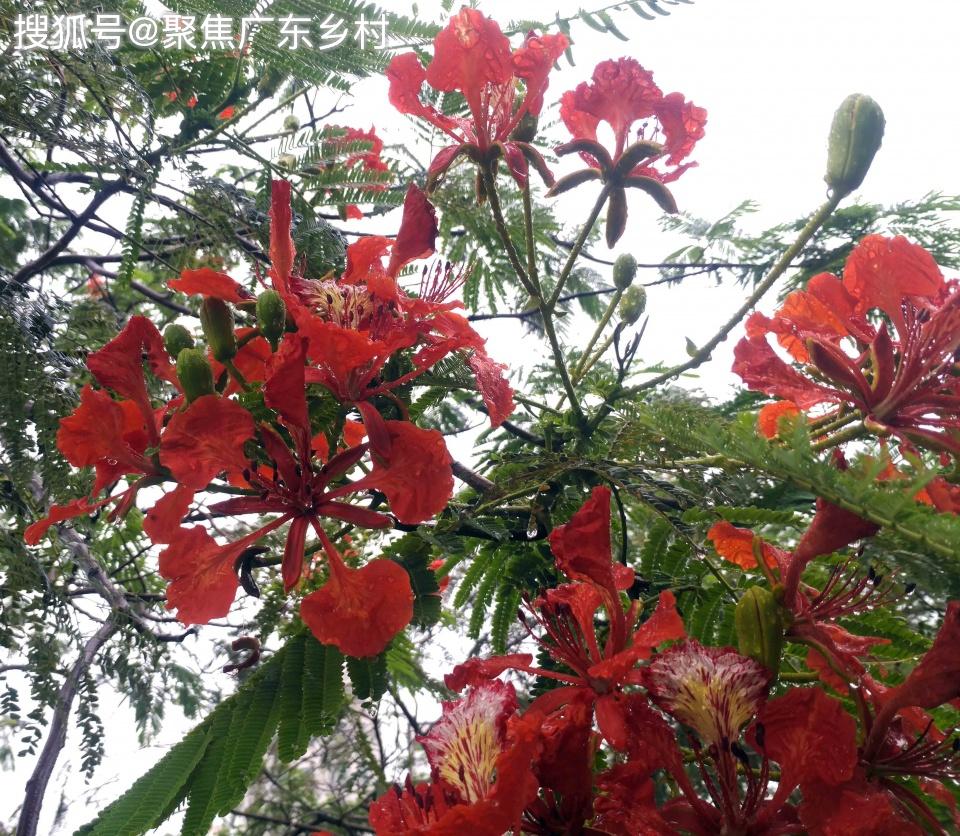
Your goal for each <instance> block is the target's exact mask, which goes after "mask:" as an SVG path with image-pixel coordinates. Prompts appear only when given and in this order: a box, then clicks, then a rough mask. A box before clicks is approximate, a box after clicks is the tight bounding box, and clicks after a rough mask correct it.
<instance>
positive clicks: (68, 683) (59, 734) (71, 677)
mask: <svg viewBox="0 0 960 836" xmlns="http://www.w3.org/2000/svg"><path fill="white" fill-rule="evenodd" d="M118 629H119V625H118V624H117V623H116V622H115V621H114V620H113V619H108V620H107V621H106V622H104V623H103V624H102V625H101V626H100V628H99V629H98V630H97V632H96V633H94V634H93V635H92V636H91V637H90V638H89V639H87V642H86V644H85V645H84V646H83V651H82V652H81V653H80V657H79V658H78V659H77V661H76V662H74V665H73V667H72V668H71V670H70V673H69V674H67V678H66V680H64V683H63V685H61V686H60V691H59V693H58V694H57V702H56V706H55V707H54V710H53V717H52V718H51V720H50V728H49V730H48V732H47V740H46V743H44V744H43V750H42V751H41V752H40V757H39V758H38V760H37V763H36V766H35V767H34V768H33V774H32V775H31V776H30V779H29V780H28V781H27V791H26V794H25V795H24V798H23V806H22V807H21V809H20V820H19V822H18V823H17V836H36V833H37V824H38V822H39V821H40V810H41V808H42V807H43V797H44V795H45V794H46V791H47V785H48V784H49V783H50V776H51V775H52V774H53V768H54V766H56V764H57V760H58V759H59V757H60V752H61V751H63V747H64V745H65V744H66V742H67V720H69V718H70V711H71V709H72V708H73V701H74V699H75V698H76V696H77V691H78V690H79V688H80V682H81V680H82V679H83V677H84V675H85V674H86V672H87V671H88V670H89V668H90V665H92V664H93V660H94V658H96V655H97V653H98V652H99V651H100V648H101V647H103V645H104V644H106V643H107V640H108V639H109V638H110V637H111V636H112V635H113V634H114V633H115V632H116V631H117V630H118Z"/></svg>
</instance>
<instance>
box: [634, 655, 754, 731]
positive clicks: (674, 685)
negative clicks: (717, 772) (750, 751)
mask: <svg viewBox="0 0 960 836" xmlns="http://www.w3.org/2000/svg"><path fill="white" fill-rule="evenodd" d="M644 681H645V682H646V685H647V690H648V692H649V693H650V696H651V698H652V699H653V701H654V702H655V703H656V704H657V705H659V706H660V707H661V708H662V709H663V710H664V711H666V712H667V713H668V714H670V715H671V716H673V717H675V718H676V719H677V720H679V721H680V722H681V723H683V724H684V725H686V726H689V727H690V728H692V729H693V730H694V731H696V732H697V734H698V735H700V738H701V739H702V740H703V741H705V742H706V743H707V745H709V746H719V747H727V746H729V744H730V743H731V742H732V741H735V740H736V739H737V738H738V737H739V736H740V730H741V729H742V728H743V727H744V726H745V725H746V724H747V723H748V722H749V721H750V719H751V718H752V717H753V715H754V714H756V712H757V709H758V708H759V707H760V704H761V703H762V702H763V700H764V699H765V698H766V696H767V688H768V687H769V682H770V674H769V673H768V672H767V671H766V670H765V669H764V667H763V665H761V664H759V663H758V662H755V661H754V660H753V659H749V658H747V657H746V656H741V655H740V654H739V653H737V652H736V651H735V650H733V649H732V648H729V647H704V646H703V645H702V644H700V642H698V641H696V640H694V639H690V640H688V641H685V642H683V643H682V644H679V645H676V646H675V647H671V648H669V649H668V650H666V651H664V652H663V653H660V654H658V655H657V657H656V658H655V659H654V660H653V661H652V662H650V664H649V665H648V666H647V669H646V676H645V679H644Z"/></svg>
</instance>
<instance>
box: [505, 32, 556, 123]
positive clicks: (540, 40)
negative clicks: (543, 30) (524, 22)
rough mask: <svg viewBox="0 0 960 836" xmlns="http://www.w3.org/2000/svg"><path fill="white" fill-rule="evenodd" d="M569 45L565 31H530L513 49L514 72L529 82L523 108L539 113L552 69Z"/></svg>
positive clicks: (534, 113)
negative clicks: (546, 33)
mask: <svg viewBox="0 0 960 836" xmlns="http://www.w3.org/2000/svg"><path fill="white" fill-rule="evenodd" d="M569 45H570V41H569V40H568V39H567V37H566V35H536V34H534V33H533V32H528V33H527V37H526V39H525V40H524V42H523V46H522V47H520V48H519V49H518V50H517V51H516V52H514V53H513V58H512V62H513V72H514V75H516V77H517V78H522V79H523V80H524V82H525V83H526V92H525V94H524V97H523V109H524V111H526V112H527V113H531V114H533V115H534V116H538V115H539V114H540V111H541V110H542V109H543V94H544V93H545V92H546V90H547V84H548V78H549V75H550V70H551V69H553V65H554V63H555V62H556V60H557V59H558V58H559V57H560V56H561V55H563V52H564V50H565V49H566V48H567V47H568V46H569Z"/></svg>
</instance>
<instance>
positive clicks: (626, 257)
mask: <svg viewBox="0 0 960 836" xmlns="http://www.w3.org/2000/svg"><path fill="white" fill-rule="evenodd" d="M636 277H637V260H636V259H635V258H634V257H633V256H632V255H630V253H624V254H623V255H621V256H619V257H618V258H617V260H616V261H615V262H613V284H614V287H616V288H617V290H626V289H627V288H628V287H630V285H632V284H633V280H634V279H635V278H636Z"/></svg>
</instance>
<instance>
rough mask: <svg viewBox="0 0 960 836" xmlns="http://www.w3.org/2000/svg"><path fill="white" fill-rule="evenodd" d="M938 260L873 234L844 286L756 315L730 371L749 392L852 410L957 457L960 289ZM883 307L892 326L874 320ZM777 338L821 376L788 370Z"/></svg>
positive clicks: (824, 277) (818, 285) (828, 283)
mask: <svg viewBox="0 0 960 836" xmlns="http://www.w3.org/2000/svg"><path fill="white" fill-rule="evenodd" d="M957 288H958V284H957V283H956V282H949V283H948V282H945V281H944V279H943V276H942V275H941V274H940V271H939V269H938V268H937V265H936V264H935V263H934V261H933V258H932V256H931V255H930V254H929V253H928V252H926V250H924V249H923V248H922V247H919V246H917V245H915V244H911V243H910V242H909V241H907V240H906V239H905V238H903V237H897V238H884V237H882V236H879V235H868V236H867V237H866V238H864V239H863V240H862V241H861V242H860V243H859V244H858V245H857V247H856V248H854V250H853V252H852V253H851V254H850V257H849V258H848V259H847V264H846V267H845V269H844V274H843V280H842V281H841V280H840V279H838V278H837V277H836V276H832V275H830V274H826V273H824V274H821V275H819V276H815V277H814V278H813V279H811V280H810V282H809V284H808V285H807V289H806V290H800V291H795V292H794V293H791V294H790V295H789V296H788V297H787V299H786V300H785V301H784V304H783V305H782V306H781V308H780V309H779V310H778V311H777V313H776V315H775V316H774V317H772V318H768V317H766V316H764V315H762V314H760V313H755V314H753V315H752V316H751V317H750V319H749V320H748V321H747V336H746V337H744V339H742V340H741V341H740V343H739V344H738V345H737V347H736V349H735V352H734V353H735V357H736V362H735V363H734V366H733V369H734V371H735V372H736V373H737V374H739V375H740V376H741V377H742V378H743V380H744V382H745V383H746V384H747V385H748V386H749V387H750V388H751V389H756V390H759V391H763V392H767V393H768V394H772V395H777V396H778V397H782V398H788V399H789V400H791V401H793V402H795V404H796V405H797V406H798V407H800V408H801V409H809V408H810V407H813V406H816V405H818V404H841V405H849V406H852V407H853V408H855V409H857V410H859V412H860V414H861V415H862V417H863V419H864V421H865V425H866V426H867V427H868V428H870V429H872V430H875V431H877V432H879V433H881V434H886V433H892V434H894V435H897V436H899V437H900V438H901V439H904V440H908V441H911V442H913V443H915V444H919V445H923V446H929V447H931V448H933V449H935V450H945V451H948V452H958V451H960V441H958V440H957V438H956V434H955V427H956V424H957V420H958V413H960V392H958V384H957V378H955V377H954V376H953V375H952V370H953V366H954V353H955V352H956V351H957V349H958V348H960V292H958V290H957ZM873 310H879V311H880V312H882V313H883V314H885V316H886V317H887V318H888V319H889V321H890V323H891V324H892V326H893V331H892V333H891V329H890V327H889V326H888V325H887V324H886V322H885V321H883V320H876V319H868V316H867V315H868V314H869V313H870V312H871V311H873ZM768 334H774V335H776V336H777V339H778V341H779V343H780V345H781V346H782V347H783V348H784V349H786V351H787V352H788V353H789V354H790V355H791V356H792V358H793V359H794V360H795V361H797V362H798V363H803V364H809V365H812V366H813V367H814V368H815V369H816V370H817V379H811V378H810V377H808V376H806V375H805V374H802V373H801V372H799V371H797V370H796V369H794V368H793V367H791V366H790V365H788V364H787V363H786V362H785V361H784V360H783V359H781V358H780V356H779V355H778V354H777V353H776V352H775V351H774V350H773V348H772V347H771V346H770V344H769V343H768V342H767V335H768Z"/></svg>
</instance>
